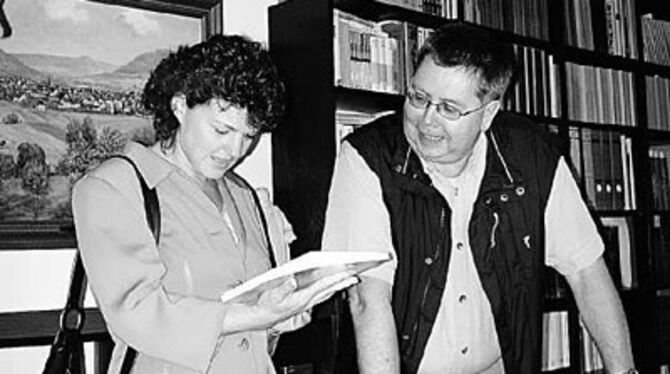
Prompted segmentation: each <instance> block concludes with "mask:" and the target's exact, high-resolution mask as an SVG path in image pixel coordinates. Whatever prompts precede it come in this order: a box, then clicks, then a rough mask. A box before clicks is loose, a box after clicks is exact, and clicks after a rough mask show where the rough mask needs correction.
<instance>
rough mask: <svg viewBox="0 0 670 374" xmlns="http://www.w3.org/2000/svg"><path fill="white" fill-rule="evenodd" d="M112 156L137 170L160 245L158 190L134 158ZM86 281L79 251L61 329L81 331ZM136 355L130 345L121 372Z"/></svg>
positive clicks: (125, 371) (124, 372) (126, 373)
mask: <svg viewBox="0 0 670 374" xmlns="http://www.w3.org/2000/svg"><path fill="white" fill-rule="evenodd" d="M110 158H121V159H124V160H126V161H127V162H128V163H130V165H132V167H133V169H134V170H135V175H136V176H137V179H138V181H139V183H140V187H141V189H142V197H143V198H144V212H145V215H146V220H147V224H148V225H149V228H150V229H151V233H152V234H153V236H154V240H155V241H156V245H158V243H159V240H160V233H161V214H160V204H159V202H158V195H157V194H156V190H155V189H154V188H149V186H148V185H147V182H146V181H145V180H144V177H143V176H142V173H140V170H139V169H138V168H137V165H136V164H135V162H134V161H133V160H132V159H130V157H128V156H125V155H115V156H112V157H110ZM86 283H87V279H86V272H85V270H84V264H83V263H82V260H81V255H80V254H79V252H78V251H77V254H76V255H75V260H74V265H73V269H72V275H71V277H70V289H69V291H68V297H67V302H66V305H65V309H64V310H63V312H62V313H61V317H60V327H61V329H63V330H77V331H81V329H82V327H83V325H84V297H85V296H86ZM73 313H74V314H73ZM73 317H74V321H75V325H73V326H72V327H70V326H68V323H69V322H70V321H72V318H73ZM136 356H137V351H136V350H135V349H134V348H132V347H130V346H128V349H127V350H126V354H125V356H124V358H123V363H122V365H121V372H120V374H129V373H130V369H131V368H132V366H133V363H134V362H135V357H136Z"/></svg>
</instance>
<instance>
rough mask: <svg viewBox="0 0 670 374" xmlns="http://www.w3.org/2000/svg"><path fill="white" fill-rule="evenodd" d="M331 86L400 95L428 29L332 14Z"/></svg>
mask: <svg viewBox="0 0 670 374" xmlns="http://www.w3.org/2000/svg"><path fill="white" fill-rule="evenodd" d="M333 13H334V16H333V27H334V33H333V35H334V41H333V54H334V79H335V84H336V85H340V86H344V87H350V88H358V89H364V90H371V91H380V92H388V93H404V91H405V87H406V86H407V81H408V80H409V78H410V77H411V76H412V73H413V69H414V63H413V62H414V58H415V55H416V52H417V48H418V46H420V45H422V44H423V42H424V41H425V39H426V38H427V36H428V34H429V33H430V31H431V30H430V29H426V28H423V27H418V26H415V25H412V24H410V23H407V22H401V21H394V20H388V21H381V22H373V21H369V20H366V19H363V18H360V17H357V16H355V15H353V14H349V13H346V12H343V11H340V10H338V9H335V10H334V11H333Z"/></svg>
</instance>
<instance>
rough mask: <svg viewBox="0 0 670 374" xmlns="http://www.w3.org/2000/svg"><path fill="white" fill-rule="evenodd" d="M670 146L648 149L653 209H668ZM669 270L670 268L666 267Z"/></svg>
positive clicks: (669, 195) (669, 207) (669, 199)
mask: <svg viewBox="0 0 670 374" xmlns="http://www.w3.org/2000/svg"><path fill="white" fill-rule="evenodd" d="M669 152H670V146H667V145H666V146H657V147H651V148H650V149H649V169H650V173H651V192H652V201H653V207H654V209H655V210H665V211H668V210H670V164H669V161H670V160H668V154H670V153H669ZM668 271H670V268H668Z"/></svg>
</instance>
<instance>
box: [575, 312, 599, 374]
mask: <svg viewBox="0 0 670 374" xmlns="http://www.w3.org/2000/svg"><path fill="white" fill-rule="evenodd" d="M579 327H580V328H579V338H580V341H581V350H580V351H581V352H580V353H581V361H582V370H581V372H582V373H584V374H596V373H598V374H600V373H602V374H604V373H605V364H604V363H603V359H602V356H601V355H600V350H599V349H598V346H597V345H596V342H595V340H594V339H593V337H592V336H591V334H590V333H589V331H588V330H587V329H586V326H585V325H584V322H582V320H581V318H580V319H579Z"/></svg>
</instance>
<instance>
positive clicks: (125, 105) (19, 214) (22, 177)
mask: <svg viewBox="0 0 670 374" xmlns="http://www.w3.org/2000/svg"><path fill="white" fill-rule="evenodd" d="M71 2H74V0H72V1H71ZM59 3H62V4H65V3H66V2H65V1H59ZM83 3H89V4H94V3H95V4H96V5H97V6H98V7H100V6H102V5H109V6H113V7H115V9H117V10H118V9H122V8H120V7H123V9H134V10H142V11H151V12H149V13H151V14H154V13H152V12H157V13H161V14H166V15H174V16H183V17H190V18H194V19H197V20H199V24H200V30H199V35H198V40H204V39H206V38H207V37H209V36H210V35H212V34H216V33H220V32H222V29H223V21H222V20H223V14H222V12H223V5H222V2H221V0H86V1H83ZM110 9H111V8H110ZM5 10H6V14H7V18H8V22H9V23H10V24H12V12H9V11H8V7H7V6H5ZM58 12H59V10H58V9H57V10H56V13H58ZM17 19H18V17H17ZM17 23H18V22H17ZM36 23H38V22H36ZM36 30H37V31H39V32H44V31H45V30H40V29H39V28H38V29H36ZM37 31H36V32H37ZM21 32H22V30H21V29H20V28H18V27H13V35H12V36H10V37H9V38H7V39H0V50H2V51H0V87H1V89H0V250H31V249H51V248H75V247H76V237H75V231H74V225H73V221H72V215H71V202H70V194H71V188H72V185H73V184H74V182H75V181H76V180H77V179H78V178H80V177H81V176H82V175H83V174H84V173H85V172H86V171H87V170H90V168H91V167H93V166H94V165H95V164H96V163H99V162H100V161H102V160H103V159H104V158H105V157H106V156H108V155H109V154H111V153H114V152H117V151H118V150H119V149H121V148H120V147H121V145H120V144H121V142H122V141H127V140H135V141H139V142H141V143H147V142H149V141H150V140H151V139H152V138H153V135H152V129H151V118H150V116H149V115H148V114H147V113H145V112H143V109H142V106H141V88H142V87H143V84H142V82H141V79H140V78H139V76H140V75H141V74H138V75H137V76H133V75H132V74H131V73H132V72H131V73H128V72H127V71H123V72H124V73H127V74H126V75H123V76H122V75H121V74H117V75H114V76H113V74H112V73H114V72H118V71H119V70H122V69H123V68H124V67H127V65H121V66H108V71H105V70H104V66H102V64H101V63H100V61H94V62H91V60H90V59H89V60H87V59H86V58H85V57H84V56H82V57H81V58H79V60H80V61H76V58H71V57H70V58H67V59H66V58H62V59H58V58H55V57H54V58H53V59H51V60H50V61H44V59H43V60H42V61H40V60H39V58H38V57H36V55H37V54H39V51H35V54H31V53H25V52H22V53H10V52H8V51H4V48H3V47H4V46H5V45H7V44H8V43H3V41H4V40H11V39H12V38H20V37H21ZM106 37H111V38H116V37H119V36H118V35H110V36H106ZM138 37H141V35H139V34H138ZM74 39H77V38H74ZM64 43H66V44H68V45H69V44H71V43H72V41H71V40H66V41H64ZM152 52H156V51H149V52H147V53H152ZM168 52H169V50H162V51H161V53H162V55H160V54H156V55H151V56H139V55H138V56H137V57H138V58H140V57H143V58H148V60H150V61H151V63H147V62H146V61H145V63H146V66H145V70H144V71H143V74H144V79H146V78H148V70H147V69H146V68H147V67H149V66H150V67H151V68H153V66H155V64H156V63H157V61H159V60H160V59H162V57H164V56H165V55H167V53H168ZM75 62H76V63H79V64H80V65H76V66H74V67H73V64H75ZM133 62H137V59H131V60H129V62H128V64H132V63H133ZM59 63H60V65H59ZM95 63H97V66H96V65H95ZM11 64H14V65H12V66H10V65H11ZM19 64H20V65H23V67H21V66H19ZM40 64H41V65H40ZM17 66H19V67H21V68H22V69H23V68H26V69H24V70H20V71H21V72H25V73H24V74H23V75H11V74H9V73H8V72H10V71H12V70H11V69H18V68H17ZM96 67H97V68H98V70H97V71H96V70H95V68H96ZM87 68H88V69H91V70H90V71H86V70H85V69H87ZM112 68H113V70H112ZM40 69H41V70H40ZM58 69H61V70H60V71H59V70H58ZM68 69H69V70H68ZM73 69H79V70H80V71H81V72H82V74H83V73H87V74H85V75H81V76H74V77H73V75H72V70H73ZM101 69H102V70H101ZM15 71H17V70H14V72H15ZM109 71H111V72H112V73H109ZM40 73H41V74H40ZM59 73H62V74H59ZM68 73H69V75H67V74H68ZM30 74H32V75H30ZM105 74H107V75H105ZM126 87H132V88H133V89H132V90H126V91H124V90H123V89H124V88H126Z"/></svg>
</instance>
